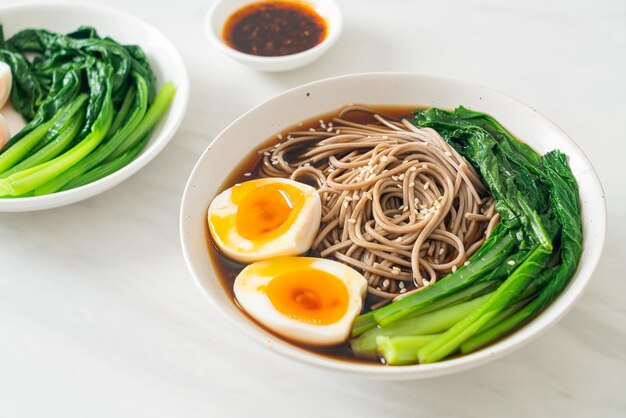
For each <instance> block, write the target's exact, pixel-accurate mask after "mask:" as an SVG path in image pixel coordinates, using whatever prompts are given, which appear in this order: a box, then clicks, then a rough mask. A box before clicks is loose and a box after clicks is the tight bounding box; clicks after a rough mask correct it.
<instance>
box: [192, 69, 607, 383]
mask: <svg viewBox="0 0 626 418" xmlns="http://www.w3.org/2000/svg"><path fill="white" fill-rule="evenodd" d="M350 102H352V103H360V104H370V105H414V106H417V105H423V106H429V107H430V106H433V107H442V108H454V107H456V106H459V105H464V106H466V107H469V108H471V109H476V110H480V111H483V112H487V113H489V114H491V115H493V116H494V117H495V118H496V119H498V121H500V122H501V123H502V124H503V125H504V126H506V127H507V128H508V129H510V130H511V131H512V132H513V133H514V134H515V135H517V136H518V137H520V138H522V139H523V140H524V141H526V142H527V143H528V144H529V145H531V146H532V147H533V148H534V149H536V150H537V151H538V152H540V153H541V154H544V153H546V152H547V151H550V150H552V149H555V148H558V149H560V150H561V151H563V152H564V153H565V154H567V156H568V159H569V163H570V166H571V169H572V171H573V173H574V175H575V177H576V180H577V181H578V186H579V189H580V203H581V208H582V222H583V231H584V238H583V253H582V257H581V260H580V265H579V267H578V271H577V272H576V274H575V276H574V277H573V278H572V280H571V281H570V283H569V285H568V286H567V288H566V289H565V290H564V291H563V293H561V295H559V297H558V298H557V299H556V300H555V301H554V302H553V303H552V304H550V306H548V307H547V309H546V310H545V311H543V312H542V313H541V314H540V315H539V316H538V317H537V318H535V319H534V320H532V321H531V322H530V323H528V324H527V325H525V326H524V327H522V328H520V329H518V330H517V331H515V332H513V333H512V334H511V335H509V336H507V337H505V338H503V339H502V340H500V341H498V342H497V343H495V344H492V345H490V346H488V347H485V348H483V349H481V350H478V351H476V352H474V353H470V354H468V355H463V356H459V357H456V358H451V359H448V360H444V361H441V362H439V363H433V364H418V365H413V366H395V367H384V366H381V365H376V364H363V363H355V362H348V361H341V360H335V359H332V358H329V357H323V356H321V355H318V354H315V353H313V352H310V351H306V350H304V349H302V348H299V347H296V346H294V345H292V344H290V343H288V342H285V341H284V340H282V339H280V338H278V337H276V336H274V335H273V334H271V333H269V332H268V331H266V330H265V329H263V328H262V327H260V326H259V325H257V324H256V323H255V322H253V321H252V320H251V319H250V318H249V317H248V316H246V315H244V314H243V313H242V312H241V310H240V309H238V308H237V306H236V305H235V303H234V301H233V300H232V298H231V296H230V293H229V292H226V291H225V289H224V288H223V287H222V284H221V281H220V279H219V278H218V274H219V273H218V271H217V269H216V267H215V266H214V265H213V264H212V262H211V258H210V256H209V246H210V245H211V243H210V241H209V238H208V237H209V234H208V227H207V221H206V211H207V208H208V207H209V204H210V202H211V200H212V199H213V197H215V195H216V194H217V193H218V192H219V191H220V190H221V189H220V188H221V187H222V185H223V183H224V181H225V180H226V178H227V177H228V176H229V174H230V173H231V172H232V170H234V168H235V167H236V166H237V165H238V164H239V163H240V162H241V160H242V159H243V158H244V157H245V156H247V155H249V153H250V152H251V151H252V150H254V149H256V148H257V147H258V146H259V145H260V144H262V143H263V142H264V141H265V140H266V139H267V138H270V137H272V136H274V135H276V134H277V133H278V132H280V131H281V129H284V128H287V127H289V126H293V125H294V124H295V123H297V122H299V121H303V120H310V119H311V118H314V117H315V116H317V115H322V114H326V113H328V112H331V111H333V110H336V109H338V108H340V107H342V106H345V105H346V104H348V103H350ZM251 132H254V134H253V135H251V134H250V133H251ZM180 234H181V240H182V247H183V252H184V256H185V260H186V262H187V265H188V267H189V269H190V270H191V273H192V275H193V277H194V278H195V280H196V282H197V284H198V285H199V287H200V288H201V289H202V290H203V292H204V293H205V294H206V295H207V297H208V298H209V301H210V302H211V303H212V304H213V306H215V307H216V308H217V310H218V311H220V312H221V313H222V314H223V315H224V316H225V317H226V318H227V319H228V320H230V322H231V323H232V324H233V325H235V326H236V327H237V328H239V329H240V330H242V331H243V332H244V333H245V334H247V335H248V336H250V337H251V338H252V339H253V340H254V341H256V342H257V343H259V344H261V345H263V346H264V347H266V348H268V349H270V350H272V351H273V352H275V353H278V354H280V355H282V356H285V357H287V358H291V359H295V360H297V361H299V362H302V363H306V364H309V365H313V366H315V367H318V368H324V369H329V370H333V371H339V372H345V373H348V374H352V375H358V376H363V377H371V378H378V379H418V378H428V377H433V376H440V375H445V374H450V373H455V372H459V371H462V370H466V369H470V368H473V367H476V366H479V365H481V364H485V363H487V362H489V361H492V360H495V359H497V358H499V357H502V356H504V355H505V354H508V353H510V352H512V351H514V350H516V349H518V348H520V347H521V346H522V345H524V344H526V343H528V342H530V341H531V340H533V339H535V338H536V337H538V336H539V335H540V334H542V333H543V332H545V331H546V330H548V328H550V327H551V326H552V325H554V324H556V323H557V321H558V320H559V319H561V318H562V317H563V316H564V315H565V314H566V313H567V311H569V309H570V308H571V307H572V306H573V305H574V302H576V300H577V299H578V298H579V297H580V295H581V294H582V292H583V290H584V288H585V287H586V286H587V284H588V283H589V280H590V279H591V275H592V273H593V270H594V269H595V267H596V265H597V263H598V260H599V259H600V255H601V253H602V247H603V245H604V238H605V234H606V204H605V200H604V193H603V191H602V186H601V185H600V181H599V180H598V177H597V175H596V173H595V171H594V170H593V167H592V166H591V164H590V163H589V161H588V160H587V158H586V157H585V155H584V154H583V152H582V151H581V150H580V148H578V146H577V145H576V144H575V143H574V142H573V141H572V140H571V139H570V138H569V137H568V136H567V134H565V133H564V132H563V131H562V130H561V129H559V128H558V127H557V126H556V125H555V124H554V123H552V122H550V121H549V120H548V119H547V118H545V117H544V116H542V115H541V114H539V113H538V112H537V111H535V110H534V109H532V108H531V107H528V106H526V105H525V104H522V103H520V102H518V101H517V100H515V99H513V98H511V97H509V96H507V95H505V94H503V93H500V92H498V91H495V90H491V89H489V88H487V87H484V86H481V85H479V84H474V83H467V82H462V81H454V80H449V79H443V78H438V77H425V76H420V75H416V74H405V73H374V74H357V75H349V76H342V77H335V78H329V79H326V80H321V81H317V82H314V83H310V84H306V85H303V86H301V87H297V88H295V89H293V90H289V91H287V92H285V93H282V94H280V95H278V96H276V97H274V98H272V99H270V100H268V101H266V102H265V103H262V104H260V105H258V106H257V107H255V108H253V109H252V110H250V111H249V112H248V113H246V114H244V115H243V116H241V117H240V118H239V119H237V120H236V121H234V122H233V123H231V124H230V125H229V126H228V127H227V128H226V129H224V130H223V131H222V132H221V133H220V134H219V135H218V136H217V137H216V138H215V139H214V140H213V142H211V144H210V145H209V147H208V148H207V150H206V151H205V152H204V154H202V156H201V157H200V159H199V160H198V162H197V164H196V166H195V167H194V169H193V171H192V173H191V175H190V177H189V180H188V182H187V186H186V187H185V192H184V194H183V199H182V205H181V211H180Z"/></svg>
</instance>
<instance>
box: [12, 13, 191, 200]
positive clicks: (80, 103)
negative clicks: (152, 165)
mask: <svg viewBox="0 0 626 418" xmlns="http://www.w3.org/2000/svg"><path fill="white" fill-rule="evenodd" d="M0 28H1V31H0V76H2V77H1V78H2V81H0V98H1V97H2V96H3V95H5V94H7V93H8V100H7V102H6V104H4V103H0V115H2V118H1V119H0V125H2V126H0V128H3V129H2V132H3V133H4V139H3V138H0V211H4V212H19V211H31V210H41V209H48V208H53V207H58V206H63V205H67V204H71V203H74V202H77V201H80V200H83V199H86V198H89V197H92V196H94V195H96V194H99V193H101V192H103V191H105V190H108V189H110V188H111V187H114V186H116V185H117V184H119V183H121V182H122V181H124V180H125V179H127V178H128V177H130V176H131V175H133V174H134V173H136V172H137V171H138V170H140V169H141V168H142V167H143V166H145V165H146V164H147V163H148V162H150V160H152V159H153V158H154V157H155V156H156V155H157V154H158V153H159V152H161V151H162V150H163V148H164V147H165V146H166V145H167V143H168V142H169V141H170V139H171V138H172V137H173V135H174V133H175V132H176V129H177V128H178V126H179V125H180V122H181V121H182V119H183V116H184V114H185V110H186V108H187V102H188V96H189V86H188V84H189V83H188V79H187V73H186V70H185V66H184V63H183V61H182V59H181V57H180V55H179V53H178V52H177V50H176V48H175V47H174V46H173V45H172V43H171V42H170V41H169V40H168V39H167V38H166V37H165V36H164V35H163V34H162V33H160V32H159V31H158V30H156V29H155V28H154V27H152V26H150V25H148V24H147V23H146V22H144V21H142V20H141V19H139V18H137V17H134V16H132V15H129V14H127V13H123V12H120V11H117V10H114V9H110V8H107V7H102V6H93V5H83V4H33V5H16V6H6V7H0ZM7 128H8V135H7V134H6V133H7Z"/></svg>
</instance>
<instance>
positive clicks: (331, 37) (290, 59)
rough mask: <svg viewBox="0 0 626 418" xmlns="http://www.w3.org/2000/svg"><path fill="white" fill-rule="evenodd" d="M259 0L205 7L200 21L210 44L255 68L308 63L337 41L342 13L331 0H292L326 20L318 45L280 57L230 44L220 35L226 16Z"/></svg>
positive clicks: (223, 0) (224, 0) (219, 0)
mask: <svg viewBox="0 0 626 418" xmlns="http://www.w3.org/2000/svg"><path fill="white" fill-rule="evenodd" d="M259 1H262V0H217V1H216V2H215V3H214V4H213V5H212V6H211V8H210V9H209V11H208V13H207V15H206V18H205V22H204V26H205V31H206V34H207V37H208V38H209V42H210V43H211V45H215V46H216V47H217V48H219V50H220V51H222V52H223V53H225V54H226V55H228V56H230V57H231V58H234V59H235V60H237V61H239V62H241V63H242V64H245V65H247V66H248V67H250V68H253V69H255V70H260V71H287V70H293V69H295V68H298V67H302V66H304V65H306V64H309V63H311V62H313V61H315V60H316V59H318V58H319V57H320V56H322V54H324V53H325V52H326V51H327V50H328V49H330V47H331V46H333V45H334V44H335V42H337V39H338V38H339V35H341V31H342V30H343V16H342V14H341V10H340V9H339V6H338V5H337V3H336V2H335V1H334V0H306V1H299V0H296V1H295V2H296V3H305V4H307V5H309V6H311V7H312V8H313V10H315V11H316V12H317V13H318V14H319V15H320V16H321V17H322V18H323V19H324V20H326V22H327V25H328V34H327V36H326V38H325V39H324V40H323V41H322V42H320V43H319V44H318V45H316V46H314V47H313V48H311V49H308V50H306V51H302V52H299V53H297V54H291V55H285V56H280V57H260V56H256V55H251V54H245V53H243V52H240V51H237V50H236V49H233V48H231V47H230V46H229V45H228V44H226V43H225V42H224V39H223V38H222V30H223V28H224V24H225V23H226V20H227V19H228V18H229V17H230V15H232V14H233V13H234V12H235V11H237V10H239V9H240V8H242V7H243V6H246V5H248V4H251V3H258V2H259ZM286 1H292V0H286Z"/></svg>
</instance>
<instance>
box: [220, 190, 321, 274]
mask: <svg viewBox="0 0 626 418" xmlns="http://www.w3.org/2000/svg"><path fill="white" fill-rule="evenodd" d="M321 216H322V205H321V200H320V196H319V194H318V193H317V191H316V190H315V189H314V188H313V187H311V186H308V185H306V184H303V183H299V182H296V181H293V180H287V179H281V178H264V179H257V180H250V181H246V182H244V183H240V184H237V185H235V186H233V187H231V188H229V189H227V190H225V191H224V192H222V193H220V194H219V195H218V196H217V197H216V198H215V199H213V201H212V202H211V205H210V206H209V210H208V223H209V230H210V232H211V236H212V237H213V241H214V242H215V244H216V246H217V247H218V248H219V250H220V251H221V252H222V253H224V254H225V255H226V256H227V257H230V258H232V259H233V260H236V261H239V262H241V263H251V262H253V261H257V260H264V259H266V258H270V257H277V256H285V255H298V254H303V253H305V252H307V251H308V250H309V248H311V245H312V244H313V239H314V238H315V235H316V234H317V230H318V229H319V225H320V219H321Z"/></svg>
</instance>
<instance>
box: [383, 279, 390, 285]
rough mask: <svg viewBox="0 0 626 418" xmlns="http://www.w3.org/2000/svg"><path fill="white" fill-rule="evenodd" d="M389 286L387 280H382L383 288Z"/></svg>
mask: <svg viewBox="0 0 626 418" xmlns="http://www.w3.org/2000/svg"><path fill="white" fill-rule="evenodd" d="M387 286H389V279H385V280H383V287H387Z"/></svg>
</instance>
